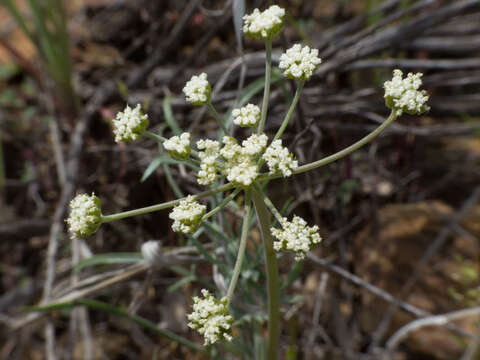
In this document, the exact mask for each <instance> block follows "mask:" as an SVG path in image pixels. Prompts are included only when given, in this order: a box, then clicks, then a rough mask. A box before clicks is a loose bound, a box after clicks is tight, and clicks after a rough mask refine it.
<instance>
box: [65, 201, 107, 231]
mask: <svg viewBox="0 0 480 360" xmlns="http://www.w3.org/2000/svg"><path fill="white" fill-rule="evenodd" d="M66 222H67V224H68V230H69V232H70V234H71V236H73V237H77V238H84V237H87V236H90V235H92V234H93V233H94V232H95V231H97V230H98V228H99V227H100V224H101V223H102V210H101V208H100V199H99V198H98V197H96V196H95V194H93V193H92V195H87V194H80V195H77V196H75V198H73V199H72V201H70V215H69V217H68V219H67V220H66Z"/></svg>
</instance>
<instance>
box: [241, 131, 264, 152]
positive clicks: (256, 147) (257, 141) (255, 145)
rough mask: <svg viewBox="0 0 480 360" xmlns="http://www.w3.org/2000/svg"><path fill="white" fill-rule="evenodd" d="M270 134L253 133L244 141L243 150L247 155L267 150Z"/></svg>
mask: <svg viewBox="0 0 480 360" xmlns="http://www.w3.org/2000/svg"><path fill="white" fill-rule="evenodd" d="M267 142H268V136H267V135H265V134H260V135H258V134H253V135H251V136H250V137H249V138H248V139H246V140H243V141H242V147H243V149H242V152H243V153H244V154H247V155H251V156H253V155H257V154H261V153H263V152H264V151H265V148H266V147H267Z"/></svg>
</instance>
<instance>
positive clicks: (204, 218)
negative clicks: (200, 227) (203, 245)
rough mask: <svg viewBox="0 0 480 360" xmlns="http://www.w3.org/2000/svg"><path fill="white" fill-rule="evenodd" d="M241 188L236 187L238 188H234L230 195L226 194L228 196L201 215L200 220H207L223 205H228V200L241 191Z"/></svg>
mask: <svg viewBox="0 0 480 360" xmlns="http://www.w3.org/2000/svg"><path fill="white" fill-rule="evenodd" d="M241 190H242V189H240V188H238V189H235V190H234V191H233V192H232V193H231V194H230V195H228V197H226V198H225V199H224V200H223V201H222V202H221V203H220V204H219V205H218V206H217V207H215V209H213V210H210V211H209V212H208V213H206V214H205V215H203V217H202V221H203V220H207V219H208V218H210V217H212V216H213V215H215V214H216V213H218V212H219V211H220V210H222V209H223V208H224V207H225V206H227V205H228V203H229V202H230V201H232V200H233V199H234V198H235V196H237V194H238V193H239V192H240V191H241Z"/></svg>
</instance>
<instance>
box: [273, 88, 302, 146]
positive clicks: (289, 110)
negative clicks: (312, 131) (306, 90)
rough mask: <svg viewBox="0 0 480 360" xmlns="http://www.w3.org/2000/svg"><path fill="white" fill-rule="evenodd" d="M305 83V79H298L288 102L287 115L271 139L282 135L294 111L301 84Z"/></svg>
mask: <svg viewBox="0 0 480 360" xmlns="http://www.w3.org/2000/svg"><path fill="white" fill-rule="evenodd" d="M304 84H305V81H303V80H302V81H300V82H299V83H298V87H297V90H296V91H295V96H294V98H293V100H292V103H291V104H290V108H289V109H288V112H287V116H285V119H284V120H283V122H282V125H280V128H279V129H278V131H277V133H276V134H275V137H274V138H273V141H275V140H278V139H280V137H281V136H282V134H283V132H284V131H285V129H286V128H287V125H288V123H289V121H290V119H291V118H292V115H293V112H294V111H295V107H296V106H297V103H298V99H300V94H301V93H302V90H303V85H304Z"/></svg>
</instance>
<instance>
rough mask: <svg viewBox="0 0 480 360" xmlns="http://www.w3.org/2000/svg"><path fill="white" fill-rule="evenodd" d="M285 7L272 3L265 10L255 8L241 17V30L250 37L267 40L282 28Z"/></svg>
mask: <svg viewBox="0 0 480 360" xmlns="http://www.w3.org/2000/svg"><path fill="white" fill-rule="evenodd" d="M284 16H285V9H282V8H281V7H280V6H278V5H272V6H270V7H269V8H268V9H266V10H265V11H260V10H258V9H255V10H254V11H253V13H251V14H249V15H245V16H244V17H243V20H244V21H245V22H244V25H243V32H244V33H245V34H247V35H248V36H250V37H251V38H254V39H258V40H267V39H272V38H274V37H275V36H276V35H277V34H278V33H279V32H280V30H281V29H282V26H283V17H284Z"/></svg>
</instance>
